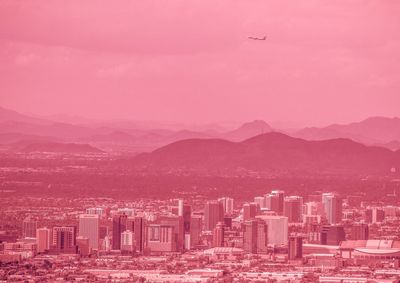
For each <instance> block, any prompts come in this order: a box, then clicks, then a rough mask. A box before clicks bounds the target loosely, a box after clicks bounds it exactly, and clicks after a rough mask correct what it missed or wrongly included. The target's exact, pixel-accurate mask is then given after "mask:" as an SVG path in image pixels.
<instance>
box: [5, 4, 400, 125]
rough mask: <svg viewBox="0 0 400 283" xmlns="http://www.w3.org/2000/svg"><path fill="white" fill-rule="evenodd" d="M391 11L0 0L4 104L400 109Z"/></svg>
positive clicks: (165, 115)
mask: <svg viewBox="0 0 400 283" xmlns="http://www.w3.org/2000/svg"><path fill="white" fill-rule="evenodd" d="M399 15H400V1H396V0H392V1H391V0H387V1H381V0H376V1H366V0H364V1H361V0H349V1H342V0H338V1H321V0H318V1H316V0H315V1H313V0H307V1H289V0H276V1H267V0H251V1H249V0H242V1H235V0H233V1H232V0H230V1H224V0H223V1H220V0H216V1H204V0H197V1H188V0H179V1H177V0H168V1H165V0H151V1H139V0H138V1H133V0H129V1H128V0H126V1H125V0H121V1H100V0H96V1H67V0H65V1H58V0H51V1H50V0H49V1H41V0H34V1H19V0H9V1H8V0H3V1H1V2H0V105H1V106H3V107H7V108H12V109H15V110H18V111H21V112H31V113H36V114H55V113H67V114H72V115H82V116H86V117H92V118H106V119H111V118H112V119H116V118H118V119H120V118H124V119H125V118H128V119H142V120H143V119H151V120H168V121H180V122H182V121H185V122H210V121H213V122H215V121H225V120H234V121H246V120H253V119H265V120H266V121H270V122H273V121H294V123H295V124H297V125H323V124H327V123H331V122H348V121H355V120H360V119H363V118H366V117H368V116H373V115H385V116H400V92H399V90H400V85H399V84H400V64H399V62H400V51H399V50H400V16H399ZM264 35H267V37H268V39H267V40H266V41H252V40H249V39H247V36H264Z"/></svg>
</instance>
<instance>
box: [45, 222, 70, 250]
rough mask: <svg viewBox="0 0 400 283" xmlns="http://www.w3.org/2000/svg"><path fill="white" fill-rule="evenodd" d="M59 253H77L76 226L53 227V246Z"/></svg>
mask: <svg viewBox="0 0 400 283" xmlns="http://www.w3.org/2000/svg"><path fill="white" fill-rule="evenodd" d="M50 248H51V249H52V250H55V251H57V252H59V253H76V227H75V226H55V227H53V233H52V241H51V247H50Z"/></svg>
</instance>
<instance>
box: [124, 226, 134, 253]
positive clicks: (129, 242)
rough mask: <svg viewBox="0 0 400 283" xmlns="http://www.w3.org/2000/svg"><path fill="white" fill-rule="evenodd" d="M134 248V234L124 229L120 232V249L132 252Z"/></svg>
mask: <svg viewBox="0 0 400 283" xmlns="http://www.w3.org/2000/svg"><path fill="white" fill-rule="evenodd" d="M134 248H135V242H134V234H133V232H132V231H131V230H125V231H124V232H122V233H121V251H122V252H128V253H132V252H133V251H134Z"/></svg>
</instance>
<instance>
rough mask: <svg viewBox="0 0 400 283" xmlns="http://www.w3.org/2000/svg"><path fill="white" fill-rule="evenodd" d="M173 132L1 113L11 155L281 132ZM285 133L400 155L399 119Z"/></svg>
mask: <svg viewBox="0 0 400 283" xmlns="http://www.w3.org/2000/svg"><path fill="white" fill-rule="evenodd" d="M153 126H159V127H153ZM176 127H177V125H174V127H162V124H161V123H156V122H153V123H145V122H136V121H117V122H115V121H105V122H104V121H103V122H98V121H93V120H89V119H85V118H81V117H69V116H67V115H56V116H46V117H36V116H30V115H25V114H21V113H19V112H16V111H13V110H9V109H5V108H2V107H0V146H1V148H3V149H7V150H12V151H18V150H20V149H21V147H20V146H19V145H18V144H21V142H22V143H23V144H25V145H28V144H29V143H38V142H41V143H43V142H57V143H76V144H89V145H91V146H93V147H96V148H98V149H100V150H103V151H106V152H117V153H134V154H137V153H140V152H143V151H147V152H148V151H153V150H155V149H157V148H160V147H163V146H165V145H168V144H170V143H174V142H176V141H180V140H186V139H223V140H227V141H233V142H239V141H244V140H247V139H249V138H251V137H254V136H257V135H260V134H265V133H270V132H279V129H275V128H273V127H272V126H270V125H269V124H268V123H266V122H265V121H263V120H255V121H252V122H247V123H244V124H243V125H241V126H239V127H238V128H236V129H233V130H226V129H224V128H223V127H221V126H219V125H217V124H209V125H202V126H201V125H200V126H199V125H197V126H196V127H192V128H187V129H185V128H176ZM207 127H209V128H207ZM282 132H284V131H282ZM284 133H285V134H287V135H290V136H292V137H297V138H301V139H303V140H311V141H321V140H327V139H338V138H346V139H351V140H353V141H356V142H359V143H362V144H365V145H374V146H379V147H385V148H388V149H390V150H392V151H396V150H398V149H400V119H399V118H386V117H371V118H367V119H365V120H363V121H360V122H355V123H350V124H333V125H329V126H327V127H321V128H316V127H309V128H304V129H299V130H295V131H290V132H284Z"/></svg>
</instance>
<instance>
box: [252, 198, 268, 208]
mask: <svg viewBox="0 0 400 283" xmlns="http://www.w3.org/2000/svg"><path fill="white" fill-rule="evenodd" d="M254 203H256V204H257V205H258V206H259V207H260V208H266V205H265V197H255V198H254Z"/></svg>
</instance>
